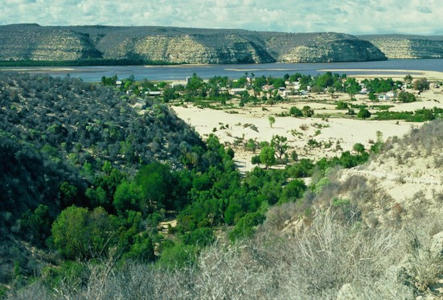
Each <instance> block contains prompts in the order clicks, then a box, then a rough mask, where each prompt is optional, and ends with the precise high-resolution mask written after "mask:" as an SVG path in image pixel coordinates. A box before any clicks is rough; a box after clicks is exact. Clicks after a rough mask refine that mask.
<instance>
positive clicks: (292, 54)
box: [0, 24, 386, 64]
mask: <svg viewBox="0 0 443 300" xmlns="http://www.w3.org/2000/svg"><path fill="white" fill-rule="evenodd" d="M87 58H92V59H113V60H115V59H117V60H118V59H129V60H135V59H136V60H142V61H147V62H148V61H162V62H167V63H196V64H202V63H209V64H223V63H224V64H229V63H269V62H276V61H277V62H338V61H368V60H383V59H386V57H385V56H384V54H383V53H382V52H381V51H380V50H378V49H377V48H376V47H374V46H373V45H372V44H371V43H370V42H368V41H363V40H360V39H358V38H357V37H355V36H351V35H346V34H339V33H310V34H292V33H278V32H252V31H246V30H221V29H220V30H217V29H193V28H173V27H106V26H77V27H42V26H38V25H32V24H29V25H7V26H0V60H47V61H63V60H82V59H87Z"/></svg>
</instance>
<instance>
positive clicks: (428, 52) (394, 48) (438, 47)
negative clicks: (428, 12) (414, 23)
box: [361, 35, 443, 58]
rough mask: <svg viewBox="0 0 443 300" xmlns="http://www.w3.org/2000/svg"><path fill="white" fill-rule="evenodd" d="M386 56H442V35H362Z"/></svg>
mask: <svg viewBox="0 0 443 300" xmlns="http://www.w3.org/2000/svg"><path fill="white" fill-rule="evenodd" d="M361 38H362V39H366V40H368V41H369V42H371V43H372V44H374V45H375V46H376V47H378V48H379V49H380V50H381V51H382V52H383V53H384V54H385V55H386V56H387V57H388V58H443V36H440V37H439V36H431V37H430V36H408V35H374V36H362V37H361Z"/></svg>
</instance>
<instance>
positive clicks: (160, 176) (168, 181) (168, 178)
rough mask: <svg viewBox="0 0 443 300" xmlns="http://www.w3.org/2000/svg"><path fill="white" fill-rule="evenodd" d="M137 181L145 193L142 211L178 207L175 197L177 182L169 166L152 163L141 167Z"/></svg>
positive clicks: (136, 177)
mask: <svg viewBox="0 0 443 300" xmlns="http://www.w3.org/2000/svg"><path fill="white" fill-rule="evenodd" d="M135 183H136V184H137V185H138V186H139V187H140V188H141V193H142V195H143V201H142V204H141V205H142V206H143V209H142V211H144V212H150V211H152V210H153V209H154V208H160V207H163V208H166V209H176V208H177V207H176V203H175V200H176V199H175V198H174V197H173V192H174V189H173V188H174V186H176V182H175V179H174V176H173V175H172V173H171V170H170V168H169V167H168V166H166V165H163V164H161V163H151V164H148V165H146V166H144V167H143V168H141V169H140V170H139V171H138V173H137V175H136V176H135Z"/></svg>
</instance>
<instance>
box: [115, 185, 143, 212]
mask: <svg viewBox="0 0 443 300" xmlns="http://www.w3.org/2000/svg"><path fill="white" fill-rule="evenodd" d="M142 201H143V193H142V189H141V187H140V186H138V185H137V184H135V182H127V181H124V182H122V183H121V184H120V185H119V186H118V187H117V189H116V190H115V193H114V201H113V202H112V204H113V205H114V207H115V209H116V210H117V211H118V212H119V213H123V212H125V211H127V210H135V211H141V210H142V209H143V207H142Z"/></svg>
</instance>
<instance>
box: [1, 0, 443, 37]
mask: <svg viewBox="0 0 443 300" xmlns="http://www.w3.org/2000/svg"><path fill="white" fill-rule="evenodd" d="M0 4H1V5H0V24H11V23H39V24H41V25H86V24H87V25H91V24H94V25H95V24H100V25H159V26H184V27H207V28H243V29H250V30H266V31H288V32H313V31H335V32H347V33H354V34H360V33H391V32H392V33H412V34H443V0H310V1H309V0H303V1H302V0H280V1H275V0H229V1H228V0H175V1H170V0H126V1H125V0H118V1H114V0H0Z"/></svg>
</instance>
